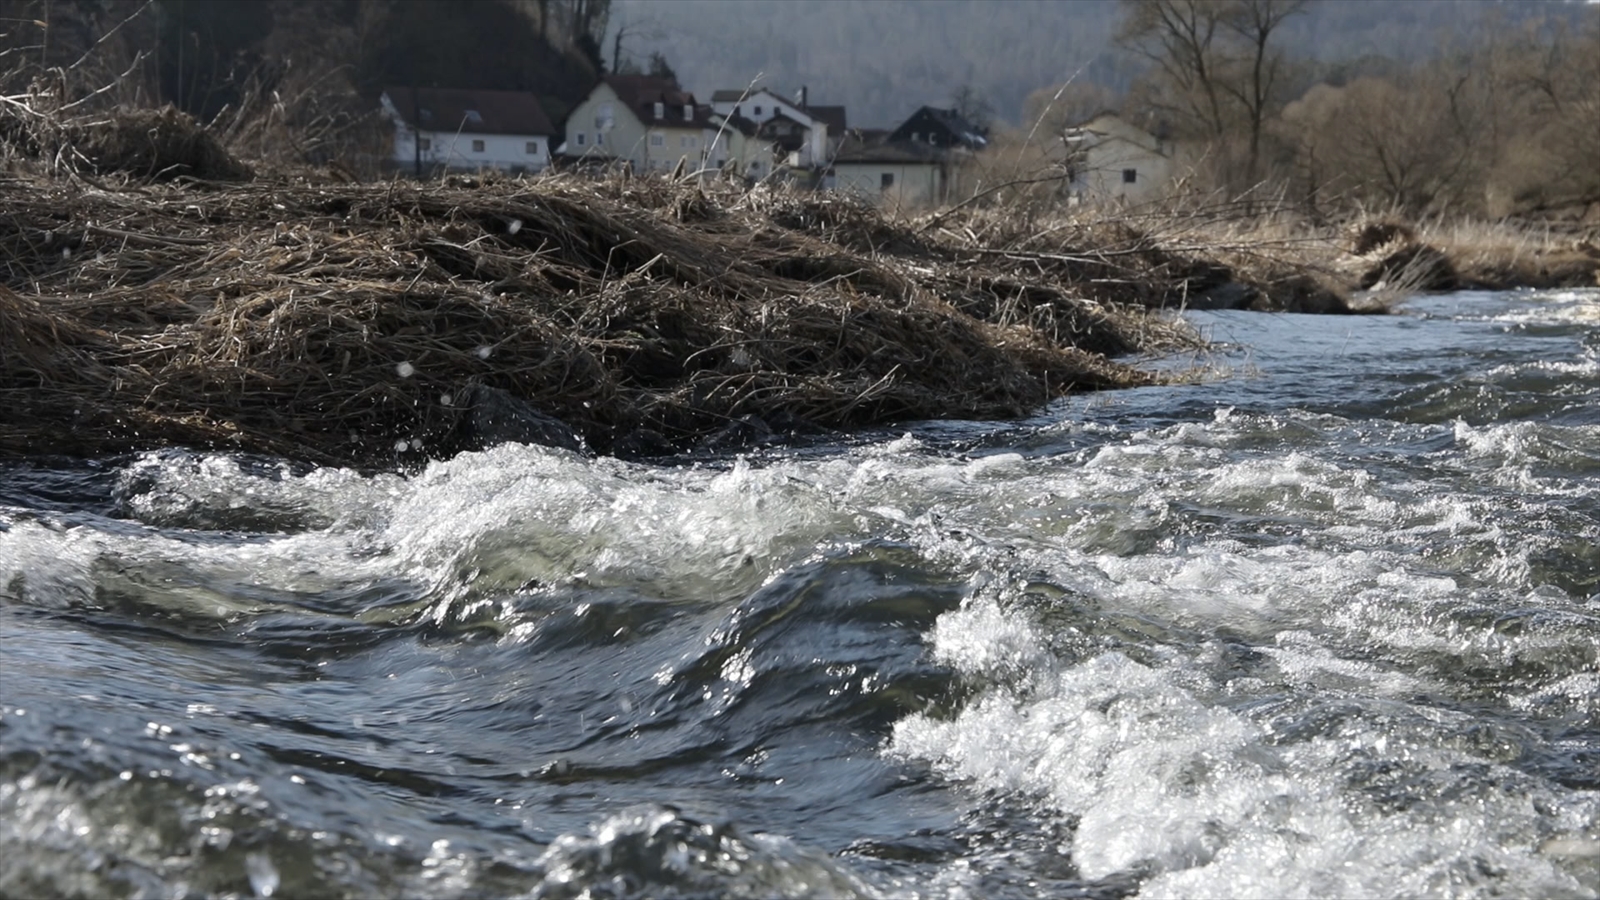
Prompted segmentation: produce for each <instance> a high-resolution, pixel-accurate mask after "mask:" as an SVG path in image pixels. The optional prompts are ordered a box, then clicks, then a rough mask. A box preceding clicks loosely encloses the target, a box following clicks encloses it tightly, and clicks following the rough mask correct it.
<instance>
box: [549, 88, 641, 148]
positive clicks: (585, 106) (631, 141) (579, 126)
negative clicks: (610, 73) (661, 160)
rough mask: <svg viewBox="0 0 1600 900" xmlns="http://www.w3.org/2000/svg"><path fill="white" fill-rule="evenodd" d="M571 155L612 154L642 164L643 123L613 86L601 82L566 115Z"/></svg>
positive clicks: (568, 146)
mask: <svg viewBox="0 0 1600 900" xmlns="http://www.w3.org/2000/svg"><path fill="white" fill-rule="evenodd" d="M566 153H567V155H568V156H586V155H591V154H592V155H594V156H601V157H605V156H610V157H615V158H617V159H625V160H628V161H629V162H631V163H633V166H634V168H635V169H641V168H642V167H643V163H644V159H645V132H644V123H642V122H640V121H639V117H638V116H636V115H634V114H633V111H632V110H630V109H628V107H627V105H626V104H624V103H623V102H622V101H621V100H620V99H618V97H617V92H616V91H614V90H612V89H611V85H609V84H606V83H605V82H603V81H602V82H600V83H599V84H598V85H596V86H595V89H594V90H592V91H590V92H589V96H587V97H585V98H583V102H582V103H579V104H578V106H577V108H575V109H573V111H572V114H571V115H569V116H567V150H566Z"/></svg>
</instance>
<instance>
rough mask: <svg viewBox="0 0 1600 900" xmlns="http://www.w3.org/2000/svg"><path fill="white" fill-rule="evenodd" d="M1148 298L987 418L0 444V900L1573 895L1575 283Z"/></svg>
mask: <svg viewBox="0 0 1600 900" xmlns="http://www.w3.org/2000/svg"><path fill="white" fill-rule="evenodd" d="M1191 318H1192V319H1193V321H1194V322H1195V324H1196V325H1198V326H1199V327H1200V328H1201V329H1202V330H1203V331H1204V332H1205V333H1206V334H1207V335H1208V336H1209V337H1210V338H1212V339H1213V340H1214V341H1217V342H1219V343H1220V349H1219V350H1218V351H1217V352H1216V353H1215V354H1213V355H1211V356H1208V357H1205V358H1202V359H1200V360H1198V362H1199V363H1200V364H1202V365H1206V366H1208V367H1209V369H1210V375H1209V377H1208V378H1207V379H1206V381H1205V383H1203V384H1197V385H1188V386H1179V387H1167V388H1152V389H1139V390H1130V391H1121V392H1113V393H1105V394H1099V395H1092V396H1084V397H1078V398H1073V399H1070V400H1067V401H1062V402H1060V403H1057V404H1055V405H1054V406H1052V407H1051V408H1050V409H1048V410H1047V411H1045V412H1044V413H1043V414H1041V415H1040V416H1038V417H1037V418H1034V419H1031V420H1028V421H1025V422H1015V423H1007V424H989V423H985V424H978V423H949V422H946V423H930V424H912V425H908V426H906V427H904V428H899V429H894V430H890V431H884V432H881V433H871V434H858V435H855V436H852V437H850V438H849V439H845V440H839V441H835V442H831V443H824V444H816V445H811V446H804V447H794V446H791V447H788V448H786V449H780V450H768V451H764V452H756V453H750V454H746V455H744V456H740V457H718V458H699V459H684V460H679V461H674V462H672V463H671V464H668V465H649V464H632V463H623V462H619V461H616V460H612V459H604V458H602V459H592V458H583V457H580V456H578V455H574V454H571V453H568V452H565V451H554V450H545V449H540V448H534V447H526V446H520V445H506V446H502V447H499V448H496V449H494V450H491V451H488V452H483V453H473V454H465V455H462V456H459V457H457V458H455V459H452V460H449V461H444V462H435V463H432V464H430V465H429V466H428V467H427V468H426V469H424V470H421V471H417V472H414V473H411V474H407V475H376V476H370V475H361V474H358V473H355V472H351V471H344V470H332V469H307V468H304V467H296V466H290V465H287V464H284V463H282V462H280V461H277V460H270V459H259V458H238V457H229V456H223V455H198V454H188V453H181V452H162V453H150V454H145V455H140V456H136V457H128V458H120V459H115V460H104V461H98V462H92V463H66V462H53V461H49V460H34V461H29V462H24V463H8V464H5V465H4V467H3V468H0V895H3V896H7V897H35V896H78V897H103V896H139V897H198V896H228V895H232V896H242V897H249V896H272V895H278V896H290V897H302V896H350V897H369V896H404V897H463V896H469V897H483V896H488V897H514V896H522V897H649V898H656V897H673V896H729V897H779V896H822V897H839V896H868V897H875V896H884V897H926V898H963V897H974V898H979V897H981V898H990V897H1034V896H1053V897H1107V898H1110V897H1126V896H1139V897H1165V896H1190V897H1216V896H1234V897H1249V896H1254V897H1288V896H1327V897H1354V896H1406V897H1410V896H1421V895H1437V896H1460V897H1501V896H1540V897H1595V896H1597V894H1600V292H1597V291H1568V292H1546V293H1515V294H1454V295H1448V296H1439V297H1429V298H1417V299H1414V300H1412V301H1410V302H1408V303H1407V304H1405V305H1404V306H1403V307H1402V308H1401V310H1400V311H1399V314H1397V315H1394V316H1388V317H1359V318H1357V317H1307V316H1293V315H1262V314H1252V313H1196V314H1192V316H1191ZM1194 362H1197V361H1194V360H1188V361H1176V362H1174V363H1173V364H1174V365H1183V364H1188V363H1194ZM0 414H3V413H0ZM381 437H383V438H384V439H389V437H392V436H381Z"/></svg>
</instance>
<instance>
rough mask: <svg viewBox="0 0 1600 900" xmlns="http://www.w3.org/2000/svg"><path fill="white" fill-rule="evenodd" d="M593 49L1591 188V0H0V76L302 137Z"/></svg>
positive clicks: (359, 136) (1062, 122) (1178, 138)
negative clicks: (412, 93)
mask: <svg viewBox="0 0 1600 900" xmlns="http://www.w3.org/2000/svg"><path fill="white" fill-rule="evenodd" d="M616 70H620V71H637V72H653V73H657V74H662V75H667V76H671V77H676V78H678V79H679V80H680V81H681V83H682V84H683V85H684V87H685V88H687V89H689V90H691V91H694V92H697V93H698V94H700V95H702V96H704V95H708V94H709V93H710V92H711V91H712V90H715V89H718V88H726V87H743V86H744V85H747V84H749V83H750V81H751V79H752V78H754V77H756V76H757V75H762V76H763V78H762V80H761V84H762V85H763V86H767V87H771V88H773V89H775V90H777V91H779V92H780V93H783V94H785V95H791V94H793V92H794V91H795V90H796V89H798V88H799V87H800V86H802V85H804V86H807V87H808V88H809V96H810V98H811V100H812V102H815V103H827V104H843V105H845V106H847V107H848V111H849V121H850V124H851V125H852V126H854V127H892V126H894V125H896V124H898V123H899V122H900V121H902V120H904V118H905V117H906V116H907V115H909V114H910V113H911V112H912V111H914V110H915V109H916V108H917V107H918V106H921V105H933V106H952V105H954V106H957V107H959V108H961V109H963V110H964V111H966V112H968V113H969V114H971V115H973V116H975V117H978V118H981V119H984V120H986V124H988V125H989V126H990V128H991V132H992V134H991V136H992V138H993V140H992V146H993V147H994V148H999V147H1002V146H1004V147H1007V148H1015V149H1014V150H1008V152H1009V153H1010V154H1011V155H1010V156H1009V157H1008V158H1011V159H1024V160H1027V159H1038V160H1041V161H1042V162H1048V161H1050V160H1052V159H1053V157H1052V155H1051V154H1052V153H1054V152H1056V148H1059V146H1060V144H1061V135H1062V133H1063V132H1064V130H1065V129H1066V128H1067V127H1069V126H1070V125H1072V124H1074V123H1077V122H1081V121H1083V120H1084V119H1086V118H1088V117H1089V116H1091V115H1093V114H1094V113H1096V112H1099V111H1102V110H1115V111H1117V112H1120V113H1121V114H1122V115H1123V116H1124V117H1125V118H1128V119H1130V120H1131V121H1134V122H1135V123H1136V124H1140V125H1142V126H1145V127H1148V128H1151V129H1159V130H1161V131H1162V132H1163V134H1164V135H1166V136H1170V137H1171V138H1172V139H1173V140H1174V142H1175V143H1176V144H1177V145H1178V146H1179V147H1180V148H1181V153H1182V157H1183V163H1184V166H1185V169H1186V172H1187V175H1188V177H1187V178H1186V180H1185V184H1186V186H1187V187H1189V188H1191V189H1197V190H1205V191H1217V192H1223V193H1226V194H1229V195H1233V196H1238V195H1241V194H1249V195H1252V196H1272V197H1281V198H1283V199H1284V201H1285V202H1293V203H1295V204H1299V205H1302V206H1303V207H1304V208H1306V209H1307V210H1308V211H1310V212H1312V213H1314V214H1316V215H1337V214H1340V213H1341V212H1343V211H1348V210H1351V209H1357V208H1364V209H1371V208H1377V207H1384V208H1389V207H1394V208H1397V209H1402V210H1405V211H1408V212H1426V211H1435V210H1454V211H1458V212H1462V213H1471V214H1483V215H1494V216H1498V215H1505V214H1511V213H1517V212H1522V211H1527V210H1535V209H1542V208H1553V207H1560V206H1571V205H1575V204H1583V203H1594V202H1600V166H1597V165H1596V164H1595V162H1594V161H1595V160H1596V159H1600V4H1593V3H1589V4H1586V3H1577V2H1562V0H1499V2H1492V3H1490V2H1470V0H1462V2H1450V3H1445V2H1436V3H1417V2H1402V3H1387V4H1377V3H1372V2H1369V0H1080V2H1074V3H1053V2H1028V0H1015V2H1008V3H993V2H989V0H942V2H939V3H927V2H921V0H877V2H874V3H870V4H832V3H826V2H817V3H805V2H794V3H770V2H767V0H472V2H455V0H0V82H3V84H0V87H3V88H5V89H7V90H9V91H18V90H21V89H23V88H25V87H26V86H27V84H28V83H29V82H30V81H33V80H35V79H41V77H42V76H44V75H45V74H46V73H51V72H54V73H56V74H55V75H53V76H51V77H49V78H43V79H42V80H41V81H40V82H39V83H47V84H52V85H56V87H55V88H52V90H59V89H62V86H68V89H69V92H71V91H76V92H77V93H76V94H75V95H74V96H81V95H82V94H84V93H87V92H88V91H91V90H99V89H104V90H103V92H102V93H101V94H99V95H98V96H97V97H96V102H100V103H108V104H115V103H121V104H129V105H142V106H154V105H162V104H166V103H171V104H173V105H175V106H177V107H179V108H180V109H183V110H185V111H187V112H190V113H192V114H194V115H195V116H196V117H197V118H199V119H200V120H201V121H203V122H206V123H209V125H210V127H211V128H213V129H214V130H216V131H218V132H220V133H222V134H224V135H226V136H227V137H228V139H229V140H230V141H231V142H232V143H234V144H236V145H238V147H239V148H240V149H241V150H244V151H246V152H251V153H257V154H261V155H272V154H273V153H277V154H279V155H287V156H289V157H290V158H294V159H302V160H306V161H319V160H327V159H333V158H340V157H341V156H344V155H349V154H352V153H355V152H357V150H358V148H359V147H361V146H367V145H368V144H370V143H371V141H373V140H377V139H381V137H382V136H381V134H377V133H376V132H374V131H373V129H374V128H375V127H376V126H377V125H378V123H376V121H375V120H376V116H375V108H376V103H375V101H376V97H377V94H378V92H379V91H381V89H382V88H383V87H384V86H385V85H388V84H400V85H413V84H414V85H417V86H441V87H446V86H448V87H478V88H496V89H508V90H532V91H535V92H537V93H538V94H539V95H540V99H541V101H542V103H543V104H544V106H545V108H546V110H547V111H548V112H549V113H550V114H551V116H552V118H553V119H555V120H556V121H558V122H559V121H560V120H561V119H563V118H564V117H565V115H566V112H567V111H568V110H569V109H570V108H571V107H572V105H573V104H575V103H576V102H577V101H578V100H579V99H580V98H581V97H582V95H583V94H584V93H585V92H586V91H587V90H588V89H589V87H590V86H591V85H592V84H593V83H594V80H595V79H596V78H598V77H599V76H600V75H601V74H603V73H604V72H606V71H616ZM71 86H76V87H71ZM1008 132H1009V133H1008ZM363 142H366V143H363ZM1030 143H1031V144H1034V145H1037V149H1030V148H1028V147H1026V146H1024V145H1027V144H1030ZM1024 151H1026V152H1024ZM991 155H997V154H996V153H995V152H994V151H991Z"/></svg>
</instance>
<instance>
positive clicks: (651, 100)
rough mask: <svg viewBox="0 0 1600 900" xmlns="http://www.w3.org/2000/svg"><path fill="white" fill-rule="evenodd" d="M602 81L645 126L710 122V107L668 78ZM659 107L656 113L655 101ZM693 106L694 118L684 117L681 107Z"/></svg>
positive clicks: (692, 125)
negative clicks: (702, 104) (698, 101)
mask: <svg viewBox="0 0 1600 900" xmlns="http://www.w3.org/2000/svg"><path fill="white" fill-rule="evenodd" d="M604 81H605V83H606V84H608V85H610V86H611V90H613V91H615V92H616V95H617V98H618V99H620V100H621V101H622V102H623V104H624V105H626V106H627V107H628V109H629V110H630V111H632V113H633V114H634V115H635V116H637V117H638V118H639V121H641V122H643V123H644V124H645V125H653V126H655V127H657V128H705V127H707V126H709V125H711V108H710V107H709V106H701V105H700V104H698V103H696V102H695V100H694V95H693V94H691V93H689V92H688V91H686V90H684V89H683V88H681V87H679V86H678V83H677V82H676V81H673V80H672V79H670V78H662V77H660V76H657V75H607V76H606V77H605V79H604ZM657 103H659V104H661V106H662V110H661V116H660V117H659V118H658V117H657V116H656V104H657ZM685 106H690V107H693V108H694V109H693V118H690V119H685V118H684V116H683V108H684V107H685Z"/></svg>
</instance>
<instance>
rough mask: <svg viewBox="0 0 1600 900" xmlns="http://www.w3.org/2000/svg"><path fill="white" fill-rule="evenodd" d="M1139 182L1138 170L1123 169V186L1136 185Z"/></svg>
mask: <svg viewBox="0 0 1600 900" xmlns="http://www.w3.org/2000/svg"><path fill="white" fill-rule="evenodd" d="M1138 180H1139V170H1138V169H1123V170H1122V183H1123V184H1135V183H1137V182H1138Z"/></svg>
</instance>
